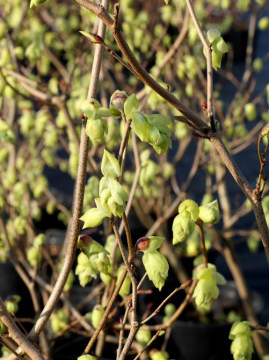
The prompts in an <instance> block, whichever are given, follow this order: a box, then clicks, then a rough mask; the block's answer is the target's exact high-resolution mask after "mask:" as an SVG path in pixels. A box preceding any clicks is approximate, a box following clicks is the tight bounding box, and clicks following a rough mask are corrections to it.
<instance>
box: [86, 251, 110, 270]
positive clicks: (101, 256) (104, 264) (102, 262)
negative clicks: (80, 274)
mask: <svg viewBox="0 0 269 360" xmlns="http://www.w3.org/2000/svg"><path fill="white" fill-rule="evenodd" d="M107 255H108V254H107V252H106V250H105V249H104V248H103V247H102V251H100V252H99V253H97V254H92V255H91V256H90V257H89V259H90V261H91V263H92V265H93V266H94V267H95V268H96V269H97V270H98V271H99V272H102V273H104V274H107V275H108V274H109V271H110V268H111V265H110V261H109V257H108V256H107Z"/></svg>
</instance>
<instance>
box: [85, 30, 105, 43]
mask: <svg viewBox="0 0 269 360" xmlns="http://www.w3.org/2000/svg"><path fill="white" fill-rule="evenodd" d="M80 33H81V34H82V35H83V36H85V37H86V38H87V39H89V40H90V42H91V43H93V44H103V43H104V40H103V39H102V38H101V36H99V35H97V34H93V33H87V32H86V31H80Z"/></svg>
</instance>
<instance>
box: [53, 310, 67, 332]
mask: <svg viewBox="0 0 269 360" xmlns="http://www.w3.org/2000/svg"><path fill="white" fill-rule="evenodd" d="M68 321H69V314H68V313H67V312H66V311H64V310H63V309H59V310H57V311H56V312H55V313H53V314H52V315H51V317H50V326H51V329H52V331H53V332H54V334H58V333H59V332H60V331H62V330H63V329H65V328H66V327H67V325H68Z"/></svg>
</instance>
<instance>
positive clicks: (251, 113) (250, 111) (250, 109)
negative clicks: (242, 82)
mask: <svg viewBox="0 0 269 360" xmlns="http://www.w3.org/2000/svg"><path fill="white" fill-rule="evenodd" d="M245 114H246V118H247V120H248V121H253V120H255V119H256V117H257V112H256V106H255V105H254V104H253V103H248V104H246V105H245Z"/></svg>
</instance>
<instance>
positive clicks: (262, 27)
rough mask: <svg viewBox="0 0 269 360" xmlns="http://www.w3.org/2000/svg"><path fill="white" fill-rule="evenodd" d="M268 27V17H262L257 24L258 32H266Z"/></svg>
mask: <svg viewBox="0 0 269 360" xmlns="http://www.w3.org/2000/svg"><path fill="white" fill-rule="evenodd" d="M268 27H269V17H268V16H263V17H262V18H261V19H260V20H259V22H258V28H259V29H260V30H266V29H267V28H268Z"/></svg>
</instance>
